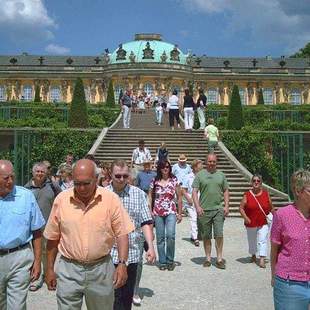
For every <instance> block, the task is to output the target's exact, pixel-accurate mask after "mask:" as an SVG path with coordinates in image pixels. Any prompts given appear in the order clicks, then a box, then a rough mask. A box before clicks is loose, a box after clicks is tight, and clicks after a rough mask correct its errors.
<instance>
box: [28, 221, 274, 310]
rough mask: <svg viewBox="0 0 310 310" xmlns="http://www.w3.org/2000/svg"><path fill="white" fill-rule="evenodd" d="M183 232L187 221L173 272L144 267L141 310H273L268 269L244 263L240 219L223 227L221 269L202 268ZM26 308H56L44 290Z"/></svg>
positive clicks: (51, 295) (200, 258) (199, 250)
mask: <svg viewBox="0 0 310 310" xmlns="http://www.w3.org/2000/svg"><path fill="white" fill-rule="evenodd" d="M188 231H189V221H188V218H184V220H183V222H182V223H181V224H179V225H178V227H177V243H176V261H177V262H178V265H179V266H178V267H176V269H175V270H174V271H172V272H170V271H159V270H158V269H157V267H156V266H148V265H144V269H143V275H142V280H141V294H142V296H143V301H142V306H141V307H140V308H141V309H147V310H155V309H156V310H158V309H163V310H173V309H178V310H179V309H184V310H185V309H186V310H189V309H190V310H206V309H208V310H221V309H229V310H256V309H259V310H261V309H264V310H271V309H273V303H272V290H271V287H270V284H269V283H270V270H269V264H268V265H267V268H266V269H260V268H258V267H257V266H256V265H254V264H249V263H247V261H248V254H247V241H246V235H245V230H244V226H243V224H242V220H241V219H239V218H228V219H227V220H226V223H225V235H226V236H225V245H224V249H225V252H224V254H225V255H224V256H225V258H226V260H227V269H226V270H219V269H217V268H216V267H214V266H212V267H210V268H204V267H202V263H203V249H202V247H199V248H196V247H194V246H193V245H192V244H191V243H190V242H189V241H188V240H189V239H188V237H189V233H188ZM28 309H30V310H42V309H44V310H52V309H53V310H54V309H57V307H56V297H55V294H54V293H52V292H49V291H47V289H46V287H45V286H44V287H43V288H42V289H40V290H39V291H38V292H35V293H30V294H29V297H28ZM83 309H86V307H85V308H83ZM103 309H104V308H103ZM133 309H138V307H133Z"/></svg>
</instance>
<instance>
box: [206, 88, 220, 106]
mask: <svg viewBox="0 0 310 310" xmlns="http://www.w3.org/2000/svg"><path fill="white" fill-rule="evenodd" d="M217 100H218V90H217V89H216V88H209V89H208V91H207V103H208V104H217V102H218V101H217Z"/></svg>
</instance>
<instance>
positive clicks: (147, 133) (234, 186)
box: [91, 110, 289, 216]
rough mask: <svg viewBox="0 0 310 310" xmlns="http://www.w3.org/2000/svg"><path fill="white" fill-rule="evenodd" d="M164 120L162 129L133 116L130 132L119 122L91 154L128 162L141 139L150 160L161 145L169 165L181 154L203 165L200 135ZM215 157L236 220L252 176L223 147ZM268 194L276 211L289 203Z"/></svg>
mask: <svg viewBox="0 0 310 310" xmlns="http://www.w3.org/2000/svg"><path fill="white" fill-rule="evenodd" d="M167 118H168V117H167V115H165V118H164V125H163V126H158V125H156V124H155V121H154V112H153V111H151V110H150V111H147V112H146V113H145V114H143V115H141V114H135V115H133V116H132V127H133V129H122V128H121V121H122V120H121V119H120V120H119V121H118V122H117V123H116V124H115V125H114V126H113V128H110V129H108V130H107V131H106V132H105V134H104V135H102V137H101V138H100V139H99V141H97V144H95V145H94V147H93V148H92V150H91V153H93V154H94V155H95V157H96V158H97V159H100V160H102V161H107V162H111V161H113V160H114V159H116V158H120V159H124V160H126V161H128V162H130V159H131V154H132V150H133V149H134V148H136V147H137V144H138V140H139V139H144V141H145V145H146V147H148V148H149V149H150V151H151V154H152V157H153V158H155V154H156V150H157V148H158V147H159V144H160V143H161V142H162V141H164V142H165V143H166V145H167V148H168V150H169V158H170V160H171V162H172V163H175V162H177V158H178V156H179V154H181V153H184V154H185V155H186V156H187V158H188V162H189V163H190V162H191V161H192V160H194V159H201V160H203V161H205V157H206V155H207V145H206V141H205V140H204V139H203V132H202V131H201V130H199V131H193V132H191V133H188V132H185V131H184V130H183V129H177V130H175V131H172V130H171V129H169V126H168V124H167V121H168V120H167ZM103 136H104V137H103ZM215 153H216V155H217V157H218V169H219V170H221V171H223V172H224V173H225V175H226V177H227V180H228V183H229V187H230V209H231V215H232V216H239V212H238V208H239V204H240V201H241V199H242V195H243V193H244V192H245V191H246V190H248V189H249V186H250V185H249V180H250V177H251V174H250V173H249V172H248V171H247V170H246V169H245V168H244V167H243V166H242V165H241V164H240V163H239V162H238V161H237V160H236V159H235V158H234V157H233V155H232V154H230V153H229V151H228V150H227V149H226V148H225V146H224V145H223V144H222V143H220V144H219V147H217V148H216V151H215ZM266 187H268V186H266ZM268 190H269V192H270V195H271V198H272V201H273V203H274V205H275V206H276V207H280V206H282V205H283V204H284V203H286V202H287V201H288V200H289V199H288V196H287V195H286V194H284V193H281V192H279V191H277V190H275V189H273V188H270V187H268Z"/></svg>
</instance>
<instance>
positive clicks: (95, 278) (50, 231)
mask: <svg viewBox="0 0 310 310" xmlns="http://www.w3.org/2000/svg"><path fill="white" fill-rule="evenodd" d="M73 181H74V188H72V189H69V190H67V191H64V192H62V193H60V194H59V195H58V196H57V197H56V199H55V201H54V204H53V207H52V212H51V214H50V217H49V220H48V223H47V225H46V228H45V231H44V237H45V238H46V239H47V240H48V241H47V270H46V283H47V286H48V289H49V290H55V289H56V288H57V292H56V295H57V303H58V309H61V310H69V309H70V310H72V309H81V307H82V302H83V298H85V302H86V306H87V308H88V309H91V310H97V309H98V310H99V309H103V307H104V309H113V302H114V289H115V288H119V287H121V286H123V285H124V284H125V283H126V280H127V259H128V234H129V233H130V232H132V231H133V230H134V225H133V223H132V222H131V220H130V218H129V215H128V213H127V212H126V210H125V209H124V208H123V206H122V203H121V201H120V199H119V198H118V196H117V195H116V194H114V193H112V192H110V191H108V190H106V189H104V188H101V187H97V185H96V166H95V164H94V163H93V162H92V161H90V160H88V159H82V160H79V161H77V162H76V164H75V166H74V169H73ZM115 240H116V242H117V248H118V253H119V257H118V265H117V268H116V269H114V265H113V263H112V261H111V256H110V251H111V248H112V246H113V244H114V241H115ZM58 251H59V253H60V259H59V264H58V266H57V270H56V272H55V271H54V264H55V259H56V255H57V253H58ZM56 274H57V281H56Z"/></svg>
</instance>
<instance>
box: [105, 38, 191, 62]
mask: <svg viewBox="0 0 310 310" xmlns="http://www.w3.org/2000/svg"><path fill="white" fill-rule="evenodd" d="M186 58H187V55H185V54H184V53H183V52H182V51H181V50H180V49H179V48H178V47H177V46H176V45H173V44H171V43H167V42H163V41H161V37H160V35H158V34H136V35H135V41H131V42H127V43H124V44H120V45H119V47H118V48H117V49H116V50H115V51H114V52H113V53H112V54H111V55H110V63H111V64H121V63H135V62H136V63H141V62H142V63H150V62H155V63H173V64H183V65H184V64H186Z"/></svg>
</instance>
